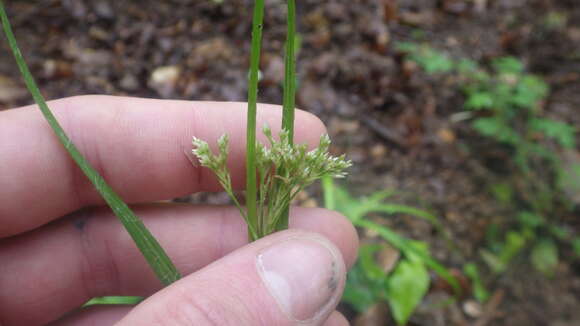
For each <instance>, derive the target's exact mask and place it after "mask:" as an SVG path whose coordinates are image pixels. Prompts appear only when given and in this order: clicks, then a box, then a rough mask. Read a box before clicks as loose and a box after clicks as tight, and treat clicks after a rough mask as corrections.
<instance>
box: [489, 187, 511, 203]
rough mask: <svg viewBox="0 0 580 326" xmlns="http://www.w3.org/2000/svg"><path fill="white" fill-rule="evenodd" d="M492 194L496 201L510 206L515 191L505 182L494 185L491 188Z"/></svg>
mask: <svg viewBox="0 0 580 326" xmlns="http://www.w3.org/2000/svg"><path fill="white" fill-rule="evenodd" d="M491 193H492V194H493V196H494V197H495V199H497V200H498V201H500V202H502V203H504V204H508V203H509V202H510V201H511V200H512V198H513V189H512V187H511V186H510V185H509V184H508V183H505V182H502V183H495V184H493V185H492V186H491Z"/></svg>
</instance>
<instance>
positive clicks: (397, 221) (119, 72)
mask: <svg viewBox="0 0 580 326" xmlns="http://www.w3.org/2000/svg"><path fill="white" fill-rule="evenodd" d="M39 3H40V4H36V3H35V2H33V1H11V2H9V4H8V11H9V15H10V17H12V22H13V25H14V27H15V32H16V34H17V38H18V40H19V42H20V45H21V47H22V51H23V53H24V54H25V57H26V59H27V60H28V63H29V64H30V66H31V69H32V71H33V74H34V75H35V76H36V78H37V80H38V82H39V84H40V87H41V89H42V91H43V93H44V94H45V96H46V97H47V98H49V99H54V98H60V97H65V96H72V95H79V94H94V93H96V94H114V95H130V96H144V97H158V98H159V97H161V98H178V99H196V100H226V101H243V100H245V97H246V88H245V87H246V74H247V66H248V61H249V43H250V40H249V38H250V22H251V8H252V6H251V3H252V1H249V0H245V1H244V0H225V1H223V4H217V3H214V2H213V1H209V0H208V1H193V0H190V1H189V0H172V1H149V0H147V1H145V0H144V1H139V2H136V1H135V2H133V1H109V0H92V1H88V0H47V1H42V2H39ZM397 3H398V4H397ZM551 13H552V14H555V15H556V16H554V17H564V21H563V23H562V22H561V23H560V24H559V25H557V26H556V27H550V28H548V27H547V25H546V24H547V23H546V21H547V20H546V19H547V17H548V16H547V15H549V14H551ZM557 15H560V16H557ZM264 27H265V35H264V52H263V60H262V72H263V79H262V82H261V91H260V100H261V101H262V102H268V103H280V102H281V99H282V89H281V82H282V80H283V73H284V69H283V56H282V51H283V40H284V37H285V9H284V2H283V1H268V8H267V13H266V17H265V26H264ZM298 29H299V31H300V34H301V36H302V38H303V45H302V49H301V51H300V56H299V61H298V67H299V68H298V70H299V83H300V90H299V94H298V99H297V103H298V106H299V107H300V108H303V109H307V110H309V111H311V112H313V113H315V114H317V115H318V116H319V117H321V118H322V119H323V120H324V121H325V122H326V123H327V125H328V127H329V132H330V134H331V136H332V137H333V139H334V140H335V147H334V151H336V152H345V153H347V155H348V156H349V158H350V159H352V160H353V161H354V162H355V165H354V167H353V169H352V171H351V176H350V177H349V179H348V181H347V182H348V186H349V189H350V191H351V193H353V194H357V195H364V194H369V193H371V192H373V191H376V190H381V189H387V188H389V189H396V190H398V191H399V195H398V196H397V200H398V201H399V202H402V203H407V204H410V205H413V206H419V207H423V208H428V209H430V210H431V211H433V212H435V213H436V214H437V216H439V217H440V219H441V222H442V223H443V224H444V226H445V228H446V230H448V232H449V233H450V235H451V237H452V239H453V242H454V243H455V246H456V247H457V248H459V250H457V251H451V250H449V249H448V247H447V246H446V243H445V241H444V239H443V238H442V237H441V236H440V235H439V234H437V232H436V231H435V230H433V228H432V227H431V226H430V225H428V224H426V223H424V222H421V221H417V220H415V219H412V218H409V217H405V216H398V217H390V218H389V219H388V220H386V219H384V218H382V219H383V223H387V224H389V225H390V226H392V227H393V228H395V229H396V230H397V231H399V232H401V233H402V234H404V235H407V236H409V237H412V238H415V239H420V240H422V241H426V242H428V243H429V244H430V247H431V250H432V253H433V255H434V256H435V257H436V258H437V259H440V260H441V261H442V262H443V263H444V264H445V265H446V266H448V267H450V268H452V269H455V270H457V271H458V272H457V273H458V274H460V272H459V271H460V270H461V267H462V265H463V264H464V263H465V262H469V261H473V262H477V263H479V264H480V266H481V267H482V268H483V270H485V265H483V264H481V259H480V256H479V254H478V250H479V249H480V248H481V247H482V246H483V245H484V235H485V230H486V226H487V225H489V223H491V222H496V223H501V224H502V225H505V226H506V227H508V226H509V225H512V223H513V213H514V212H513V211H512V210H511V209H509V208H503V207H500V205H498V204H497V202H496V201H495V200H494V199H493V198H492V196H490V194H489V192H488V191H487V188H486V185H489V184H490V183H492V182H493V181H494V180H501V179H502V178H504V177H505V175H506V174H509V171H510V170H509V169H510V168H511V167H509V166H503V165H502V164H503V163H502V162H501V155H500V156H499V158H498V156H497V155H498V154H497V153H495V152H494V151H493V148H494V147H493V145H490V144H489V142H488V141H486V140H484V139H482V138H480V137H478V136H477V135H476V134H475V133H474V132H473V131H472V130H471V129H470V128H469V125H468V124H467V123H452V122H451V121H450V115H451V114H453V113H456V112H459V111H460V110H461V105H462V97H461V94H460V93H459V92H458V91H457V90H456V88H455V87H452V86H451V84H450V83H451V82H452V81H450V80H447V79H446V78H439V77H437V78H436V77H433V76H429V75H427V74H424V73H422V72H420V71H419V70H418V69H417V68H416V67H414V66H412V65H408V64H406V63H405V62H404V60H402V59H401V55H400V53H397V52H396V51H395V50H394V44H395V43H396V42H399V41H409V40H413V39H417V38H418V37H419V38H420V39H421V40H423V41H425V42H428V43H429V44H431V45H432V46H433V47H436V48H438V49H440V50H444V51H447V52H448V53H450V54H451V55H453V56H455V57H468V58H472V59H474V60H477V61H480V62H487V61H488V60H489V59H491V58H494V57H498V56H502V55H514V56H516V57H519V58H521V59H522V60H523V61H524V62H526V63H527V65H528V67H529V68H530V70H531V71H532V72H534V73H536V74H539V75H541V76H543V77H544V78H545V79H546V80H548V81H549V83H550V86H551V89H552V91H551V95H550V97H549V99H548V101H547V103H546V105H545V108H544V109H545V112H546V114H547V115H548V116H550V117H554V118H558V119H561V120H564V121H567V122H568V123H572V124H574V125H576V126H578V125H580V115H578V114H577V113H575V112H577V110H578V107H580V73H579V72H580V4H579V3H578V1H577V0H557V1H556V0H554V1H551V0H408V1H397V0H354V1H337V0H333V1H314V0H301V1H299V27H298ZM417 31H421V32H420V33H421V35H422V36H417V35H419V33H418V32H417ZM162 67H165V68H162ZM28 103H30V97H29V96H28V95H27V93H26V92H24V91H23V86H22V83H21V82H20V77H19V74H18V71H17V69H16V67H15V65H14V63H13V59H12V58H11V56H10V54H9V52H8V48H7V45H6V43H5V42H4V41H3V42H1V44H0V109H2V108H9V107H14V106H17V105H23V104H28ZM494 160H495V161H498V160H500V162H495V163H493V161H494ZM490 162H492V163H490ZM498 164H499V165H500V166H499V167H498V166H497V165H498ZM498 169H499V170H500V171H499V172H498ZM314 192H316V191H314ZM314 196H315V194H314ZM567 214H568V215H567V216H563V217H562V221H568V222H570V225H569V226H570V227H572V228H574V227H575V228H576V229H575V230H573V229H572V230H573V231H575V232H576V233H578V232H579V231H580V223H579V222H578V221H580V216H578V209H577V210H576V212H575V213H567ZM574 214H575V215H574ZM558 222H560V221H558ZM362 235H363V237H372V236H373V235H372V234H368V233H365V232H363V233H362ZM568 250H569V249H566V248H564V249H563V254H562V256H563V257H564V259H562V261H561V263H560V265H559V267H558V272H557V277H556V278H555V279H553V280H549V279H547V278H545V277H543V276H541V275H539V274H537V273H536V272H534V270H533V269H532V267H530V265H529V264H528V263H527V260H526V259H525V257H522V258H520V259H518V260H516V261H515V262H514V264H513V267H512V268H511V269H510V270H509V271H508V272H507V273H505V274H503V275H501V276H500V277H499V278H492V277H487V278H486V281H487V283H488V286H489V288H490V289H491V290H492V292H493V293H495V295H494V297H493V299H492V300H490V301H489V302H488V304H487V305H484V306H483V307H479V306H478V304H477V303H475V302H474V301H473V299H471V298H470V297H469V296H467V297H465V298H462V299H461V300H460V301H458V302H455V303H451V304H449V305H446V306H444V307H436V308H434V305H433V304H430V303H437V302H440V300H439V299H440V298H441V296H442V291H438V290H436V289H434V290H433V291H431V292H430V294H429V295H428V296H427V298H426V300H425V303H424V304H423V305H422V306H421V307H420V309H419V310H418V312H417V313H416V314H415V316H414V317H413V318H412V320H411V324H412V325H486V324H487V325H559V326H563V325H580V309H578V307H580V263H579V262H578V260H576V261H574V260H572V259H571V258H570V259H567V257H569V256H571V254H570V252H569V251H568ZM443 296H444V295H443ZM344 309H345V312H346V313H347V314H348V315H349V316H350V317H351V318H353V320H354V319H356V318H357V316H355V315H354V314H353V313H352V311H350V310H349V308H348V307H345V308H344ZM474 309H475V310H474ZM477 309H481V312H477ZM375 310H378V311H379V312H384V311H385V309H383V308H381V307H379V308H376V309H375ZM368 320H370V319H368ZM385 323H386V322H385ZM357 325H379V324H376V323H375V324H373V323H371V322H370V321H367V322H363V321H362V320H359V321H358V323H357Z"/></svg>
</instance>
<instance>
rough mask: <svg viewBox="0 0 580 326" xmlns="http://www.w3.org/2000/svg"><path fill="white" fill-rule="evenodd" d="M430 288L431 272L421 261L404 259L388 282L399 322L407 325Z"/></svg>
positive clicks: (391, 303) (392, 304) (394, 314)
mask: <svg viewBox="0 0 580 326" xmlns="http://www.w3.org/2000/svg"><path fill="white" fill-rule="evenodd" d="M428 289H429V273H428V272H427V269H426V268H425V265H423V264H422V263H420V262H411V261H402V262H400V263H399V264H398V265H397V267H396V268H395V270H394V271H393V273H392V274H391V275H390V277H389V280H388V282H387V292H388V302H389V306H390V307H391V311H392V313H393V317H394V319H395V321H396V322H397V324H399V325H405V324H406V323H407V321H408V320H409V317H411V314H412V313H413V311H414V310H415V308H416V307H417V305H418V304H419V303H420V302H421V300H422V299H423V297H424V296H425V294H426V293H427V290H428Z"/></svg>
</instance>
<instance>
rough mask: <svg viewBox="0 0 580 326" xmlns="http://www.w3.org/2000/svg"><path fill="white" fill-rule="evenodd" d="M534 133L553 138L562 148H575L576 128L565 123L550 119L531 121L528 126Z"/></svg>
mask: <svg viewBox="0 0 580 326" xmlns="http://www.w3.org/2000/svg"><path fill="white" fill-rule="evenodd" d="M529 126H530V128H531V129H532V130H534V131H538V132H542V133H543V134H545V135H546V136H548V137H550V138H554V139H555V140H556V141H557V142H558V143H560V145H561V146H562V147H564V148H575V147H576V139H575V138H576V137H575V134H576V131H577V128H576V127H574V126H573V125H570V124H567V123H565V122H560V121H555V120H551V119H544V118H542V119H532V120H531V121H530V124H529Z"/></svg>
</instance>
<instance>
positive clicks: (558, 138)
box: [398, 43, 580, 276]
mask: <svg viewBox="0 0 580 326" xmlns="http://www.w3.org/2000/svg"><path fill="white" fill-rule="evenodd" d="M398 49H399V50H400V51H402V52H403V53H405V54H406V55H407V59H408V60H411V61H413V62H416V63H417V64H418V65H419V66H420V67H421V68H422V69H424V70H425V71H426V72H427V73H449V74H453V75H455V76H456V77H457V79H458V80H459V83H458V86H457V87H458V88H459V89H460V90H461V91H462V92H463V94H464V95H465V102H464V105H463V107H464V109H465V110H466V111H464V112H460V113H458V114H456V115H455V117H461V120H464V119H470V120H471V125H472V127H473V129H474V130H476V131H477V132H478V133H479V134H481V135H482V136H484V137H487V138H489V139H492V140H494V141H496V142H497V143H499V144H502V145H503V146H505V148H507V149H508V155H509V160H508V162H512V163H513V166H514V169H515V173H513V177H512V179H514V181H513V182H509V183H499V184H494V185H491V187H490V191H491V193H492V194H493V195H494V196H495V198H496V199H497V200H498V202H500V203H502V204H503V205H506V206H509V207H514V208H516V209H517V210H519V213H518V214H517V216H516V218H515V219H514V220H515V222H516V223H517V227H516V228H514V229H510V230H509V231H508V232H507V233H506V234H505V236H503V238H502V236H501V234H500V233H501V232H499V228H497V226H494V225H492V226H491V228H490V230H488V249H484V250H482V251H481V254H482V257H483V259H484V261H485V262H486V263H487V264H488V266H489V267H490V269H491V270H492V271H493V272H494V273H501V272H504V271H505V270H506V268H507V267H508V264H509V263H510V262H511V261H512V260H513V258H514V257H516V256H517V255H518V254H520V253H521V252H522V251H524V250H526V249H528V248H531V249H530V256H529V257H530V261H531V262H532V264H533V266H534V267H535V268H536V269H537V270H538V271H540V272H542V273H544V274H545V275H548V276H551V275H553V274H554V270H555V268H556V266H557V263H558V246H557V242H558V241H559V242H562V243H567V244H569V245H572V246H573V247H574V244H575V243H578V242H579V241H578V238H576V237H574V236H573V235H572V234H570V232H568V231H567V230H566V229H565V228H563V227H560V226H558V225H556V224H555V221H553V218H550V217H551V215H552V214H553V213H554V210H555V207H557V206H559V205H558V203H560V202H562V201H563V200H562V196H560V193H561V192H562V190H563V188H564V186H566V183H570V180H576V181H577V180H580V168H577V167H572V168H571V169H570V168H568V169H566V168H564V167H563V165H562V162H561V158H560V154H559V151H558V150H559V149H574V148H575V146H576V144H575V134H576V132H577V128H576V127H574V126H572V125H570V124H567V123H564V122H560V121H556V120H552V119H549V118H547V117H545V116H543V114H542V111H541V107H540V103H541V102H542V101H543V100H544V99H545V98H546V97H547V95H548V93H549V87H548V85H547V84H546V83H545V82H544V81H543V80H542V79H541V78H540V77H538V76H534V75H532V74H529V73H527V72H526V69H525V66H524V64H523V63H522V62H521V61H520V60H518V59H516V58H514V57H501V58H497V59H494V60H492V61H491V62H490V68H489V69H487V68H484V67H482V66H481V65H479V64H478V63H477V62H475V61H472V60H468V59H458V60H453V59H451V58H450V57H449V56H448V55H447V54H445V53H443V52H441V51H438V50H435V49H433V48H431V47H429V46H427V45H424V44H416V43H400V44H398ZM550 140H551V142H550ZM546 166H547V167H548V168H547V169H546ZM539 171H541V172H539ZM517 180H519V181H517ZM522 181H523V182H522ZM572 183H574V181H572ZM516 202H517V203H518V205H517V206H516V204H515V203H516ZM560 206H562V205H560Z"/></svg>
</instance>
